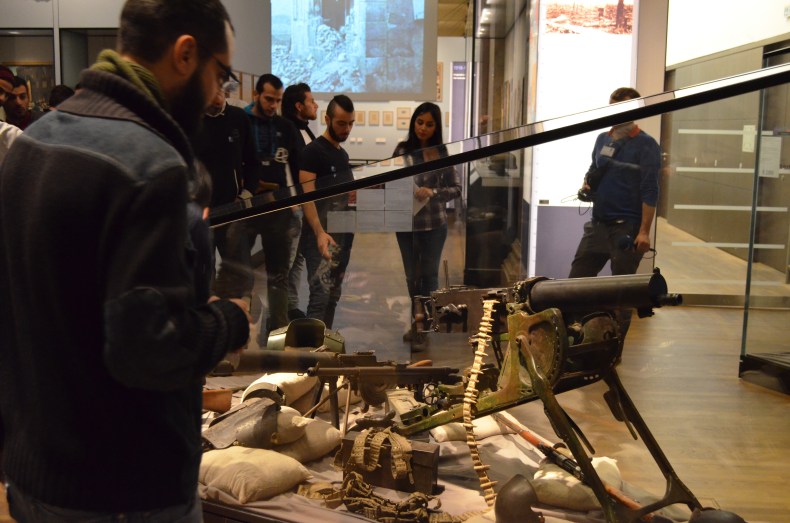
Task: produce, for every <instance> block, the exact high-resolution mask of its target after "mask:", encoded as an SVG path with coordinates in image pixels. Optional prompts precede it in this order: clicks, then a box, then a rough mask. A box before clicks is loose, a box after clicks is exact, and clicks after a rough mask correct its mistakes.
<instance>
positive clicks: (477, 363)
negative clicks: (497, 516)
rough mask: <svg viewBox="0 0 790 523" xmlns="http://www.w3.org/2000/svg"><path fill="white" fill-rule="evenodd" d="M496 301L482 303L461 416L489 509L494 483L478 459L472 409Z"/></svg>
mask: <svg viewBox="0 0 790 523" xmlns="http://www.w3.org/2000/svg"><path fill="white" fill-rule="evenodd" d="M495 304H496V300H485V301H483V317H482V318H481V320H480V328H479V330H478V333H477V336H476V337H475V339H476V340H477V348H476V349H475V360H474V363H473V364H472V368H471V369H470V370H469V383H468V384H467V386H466V391H465V393H464V404H463V415H464V429H466V445H467V446H468V447H469V452H470V454H471V456H472V465H473V466H474V470H475V472H476V473H477V477H478V479H479V481H480V488H481V489H482V490H483V497H484V498H485V500H486V503H487V504H488V506H489V507H491V506H493V505H494V500H495V499H496V493H495V492H494V485H496V483H497V482H496V481H491V479H490V478H489V477H488V473H487V472H486V471H487V470H488V469H489V468H490V465H485V464H484V463H483V460H482V459H480V452H479V450H478V444H477V438H475V430H474V429H475V426H474V424H473V423H472V421H473V420H474V413H473V412H472V408H473V407H474V406H475V405H477V397H478V395H479V391H478V390H477V382H478V381H479V376H480V374H482V372H483V371H482V367H483V357H485V355H486V345H487V344H488V341H489V340H491V314H492V313H493V311H494V305H495Z"/></svg>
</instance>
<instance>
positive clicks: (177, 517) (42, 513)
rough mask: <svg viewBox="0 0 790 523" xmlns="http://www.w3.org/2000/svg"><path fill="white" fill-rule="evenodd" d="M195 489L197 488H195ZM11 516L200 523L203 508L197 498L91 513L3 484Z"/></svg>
mask: <svg viewBox="0 0 790 523" xmlns="http://www.w3.org/2000/svg"><path fill="white" fill-rule="evenodd" d="M196 488H197V487H196ZM6 496H7V497H8V508H9V511H10V512H11V517H13V518H14V519H15V520H17V521H18V522H19V523H120V522H123V523H202V521H203V506H202V504H201V503H200V500H199V499H198V498H197V492H195V497H194V498H193V499H192V501H190V502H188V503H185V504H183V505H173V506H170V507H165V508H159V509H154V510H146V511H140V512H93V511H88V510H75V509H66V508H60V507H54V506H52V505H47V504H46V503H42V502H41V501H38V500H36V499H34V498H31V497H30V496H28V495H27V494H25V493H23V492H21V491H20V490H19V489H17V488H16V487H15V486H14V485H11V484H7V485H6Z"/></svg>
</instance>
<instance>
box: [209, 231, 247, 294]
mask: <svg viewBox="0 0 790 523" xmlns="http://www.w3.org/2000/svg"><path fill="white" fill-rule="evenodd" d="M213 232H214V245H215V246H216V247H217V251H219V255H220V258H221V259H222V261H221V262H220V266H219V270H218V271H217V275H216V278H215V279H214V284H213V285H212V292H213V294H215V295H217V296H219V297H220V298H242V297H244V296H249V295H250V293H251V292H252V286H253V283H254V278H253V276H252V270H251V269H250V244H249V239H248V238H247V231H246V225H245V224H244V223H243V222H234V223H231V224H229V225H227V226H224V227H218V228H216V229H214V231H213Z"/></svg>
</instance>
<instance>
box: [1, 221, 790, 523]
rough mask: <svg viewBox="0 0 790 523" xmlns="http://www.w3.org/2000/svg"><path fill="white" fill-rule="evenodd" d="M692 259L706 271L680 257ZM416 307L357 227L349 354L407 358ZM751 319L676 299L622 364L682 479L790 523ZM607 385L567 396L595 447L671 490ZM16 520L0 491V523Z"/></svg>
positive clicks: (457, 356)
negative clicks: (756, 374) (756, 366)
mask: <svg viewBox="0 0 790 523" xmlns="http://www.w3.org/2000/svg"><path fill="white" fill-rule="evenodd" d="M461 252H462V241H461V238H460V236H459V235H458V234H457V231H456V230H451V234H450V237H449V238H448V243H447V244H446V246H445V256H446V257H448V258H449V259H451V260H456V261H458V260H461V257H460V253H461ZM659 252H661V250H660V249H659ZM665 252H666V251H665ZM705 252H706V253H710V251H709V250H706V251H705ZM717 263H719V264H721V263H723V262H722V261H721V260H719V261H718V262H717ZM683 265H686V266H688V267H696V264H692V263H690V262H688V263H680V264H677V266H678V267H681V268H682V266H683ZM461 266H462V265H461V263H460V262H459V263H454V264H451V265H450V268H449V269H450V270H449V273H450V283H452V284H458V283H461V281H460V279H461V274H460V267H461ZM673 270H674V269H673ZM695 270H696V269H695ZM669 272H670V273H672V272H673V271H669ZM674 274H676V275H679V273H677V272H675V273H674ZM678 277H680V276H678ZM667 279H668V282H669V286H670V291H673V290H674V289H673V288H672V279H671V277H670V276H668V278H667ZM408 305H409V303H408V298H407V297H406V290H405V281H404V280H403V277H402V266H401V262H400V257H399V254H398V249H397V245H396V242H395V239H394V237H392V236H391V235H383V234H382V235H379V234H361V235H358V236H357V238H356V239H355V243H354V248H353V251H352V261H351V265H350V268H349V274H348V279H347V281H346V283H345V285H344V291H343V298H342V300H341V302H340V306H339V308H338V313H337V316H336V322H335V328H337V329H339V330H340V332H341V333H342V334H343V336H344V337H345V338H346V342H347V350H348V351H357V350H368V349H372V350H376V351H377V356H378V358H379V359H394V360H408V359H409V358H410V357H411V355H410V352H409V349H408V347H406V346H405V345H404V344H403V343H402V341H401V335H402V333H403V332H404V330H405V329H406V326H407V323H408V318H409V308H408ZM742 317H743V312H742V311H741V310H740V309H726V308H699V307H676V308H662V309H658V310H657V311H656V315H655V316H654V317H652V318H647V319H635V320H634V322H633V323H632V327H631V330H630V331H629V334H628V339H627V341H626V346H625V350H624V354H623V358H622V363H621V365H620V366H619V367H618V372H619V374H620V376H621V379H622V381H623V383H624V385H625V387H626V389H627V390H628V392H629V394H630V395H631V397H632V399H633V400H634V403H635V404H636V405H637V407H638V408H639V410H640V412H641V414H642V416H643V417H644V418H645V420H646V421H647V424H648V426H649V427H650V429H651V431H652V432H653V435H654V436H655V438H656V439H657V441H658V442H659V444H660V445H661V446H662V448H663V450H664V452H665V454H666V455H667V457H668V458H669V460H670V462H671V463H672V464H673V466H674V468H675V470H676V472H677V473H678V475H679V477H680V478H681V480H682V481H683V482H684V483H685V484H686V485H687V486H688V487H689V488H690V489H691V490H692V492H694V494H695V495H696V496H697V497H698V498H699V499H700V501H702V503H703V504H704V505H708V506H718V507H721V508H724V509H727V510H731V511H734V512H737V513H738V514H740V515H741V516H743V517H744V518H745V519H746V520H747V521H750V522H751V523H760V522H765V523H785V522H787V521H788V520H790V517H788V514H790V495H788V491H789V490H788V485H790V396H787V395H783V394H780V393H776V392H773V391H771V390H769V389H767V388H763V387H760V386H756V385H753V384H750V383H747V382H745V381H742V380H740V379H739V378H738V361H739V352H740V340H741V334H742ZM782 321H784V325H786V324H787V321H786V318H785V319H784V320H782V319H780V320H779V321H778V322H777V323H778V324H780V325H781V324H782ZM785 331H786V330H785V329H781V330H780V329H779V328H775V330H771V329H770V328H767V327H766V329H765V330H764V335H765V336H767V337H769V338H779V339H781V338H786V337H787V336H786V334H784V333H785ZM419 357H420V358H421V359H422V358H431V359H433V360H434V364H436V365H452V366H458V367H466V366H468V365H469V364H471V362H472V353H471V350H470V349H469V347H468V346H467V345H466V343H465V336H464V335H457V334H450V335H447V334H438V333H433V334H431V335H430V345H429V347H428V349H427V350H426V352H424V353H421V354H419ZM603 391H604V386H602V385H601V384H593V385H590V386H588V387H586V388H584V389H578V390H574V391H570V392H567V393H564V394H562V395H560V396H559V400H560V402H561V404H562V405H563V406H564V407H565V408H566V410H567V411H568V413H569V414H570V415H571V416H572V417H573V418H574V420H575V421H576V422H577V423H578V424H579V425H580V426H581V428H582V429H583V430H584V432H585V434H586V435H587V437H588V438H589V439H590V441H591V442H592V443H593V445H594V446H595V448H596V451H597V453H596V455H602V456H603V455H605V456H609V457H613V458H615V459H617V460H618V465H619V466H620V468H621V471H622V474H623V478H624V479H625V480H626V481H628V482H631V483H633V484H636V485H638V486H640V487H642V488H644V489H646V490H649V491H652V492H655V493H657V494H660V493H662V492H663V488H664V483H663V478H661V477H659V476H660V475H659V474H658V471H657V469H656V468H655V466H654V465H653V462H652V460H651V458H650V455H649V454H648V452H647V450H646V449H645V448H644V447H643V445H642V444H641V442H638V441H634V440H632V439H631V438H630V436H629V435H628V433H627V431H626V430H625V427H624V426H623V425H622V424H621V423H618V422H616V421H615V420H614V419H613V417H612V415H611V414H610V413H609V411H608V408H607V407H606V405H605V403H604V402H603V398H602V396H601V395H602V392H603ZM515 411H516V412H515V413H516V414H517V416H518V417H519V418H521V419H522V420H525V421H526V422H527V423H528V425H529V427H530V428H531V429H532V430H534V431H535V432H537V433H539V434H541V435H543V436H545V437H547V438H549V439H552V440H557V438H556V437H555V436H554V434H553V432H552V429H551V427H550V425H549V423H548V421H547V420H546V418H545V415H544V414H543V409H542V407H541V405H539V404H538V403H537V402H533V403H530V404H526V405H522V406H519V407H517V408H516V409H515ZM7 521H11V519H10V518H9V517H8V516H7V509H6V507H5V506H4V496H2V495H0V522H7Z"/></svg>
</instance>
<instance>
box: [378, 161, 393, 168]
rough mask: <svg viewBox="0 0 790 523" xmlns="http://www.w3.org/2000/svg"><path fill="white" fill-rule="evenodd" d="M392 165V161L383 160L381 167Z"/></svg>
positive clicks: (380, 163)
mask: <svg viewBox="0 0 790 523" xmlns="http://www.w3.org/2000/svg"><path fill="white" fill-rule="evenodd" d="M390 163H392V162H391V160H381V161H380V162H379V165H380V166H382V167H389V166H390Z"/></svg>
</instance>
